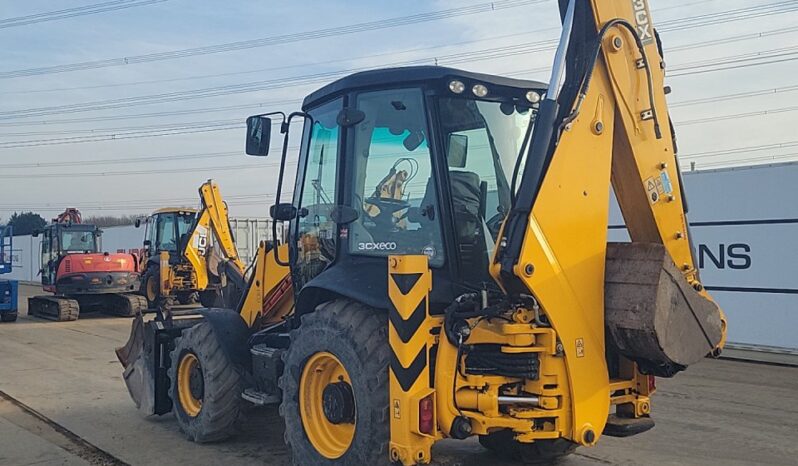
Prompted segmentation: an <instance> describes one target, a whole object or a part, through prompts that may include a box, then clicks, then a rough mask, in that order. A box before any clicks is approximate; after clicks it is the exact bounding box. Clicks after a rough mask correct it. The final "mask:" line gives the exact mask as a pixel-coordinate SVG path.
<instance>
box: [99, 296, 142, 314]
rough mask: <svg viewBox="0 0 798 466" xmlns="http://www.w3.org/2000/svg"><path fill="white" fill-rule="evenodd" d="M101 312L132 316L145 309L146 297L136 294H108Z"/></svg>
mask: <svg viewBox="0 0 798 466" xmlns="http://www.w3.org/2000/svg"><path fill="white" fill-rule="evenodd" d="M107 300H108V303H107V305H106V306H105V307H104V308H103V312H105V313H106V314H111V315H115V316H120V317H133V316H135V315H137V314H141V313H142V312H144V311H146V310H147V298H145V297H144V296H141V295H138V294H132V293H131V294H114V295H108V298H107Z"/></svg>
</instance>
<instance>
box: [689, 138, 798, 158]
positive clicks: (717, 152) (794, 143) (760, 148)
mask: <svg viewBox="0 0 798 466" xmlns="http://www.w3.org/2000/svg"><path fill="white" fill-rule="evenodd" d="M796 146H798V141H787V142H777V143H773V144H761V145H758V146H745V147H733V148H730V149H717V150H710V151H704V152H694V153H692V154H688V155H680V156H679V158H680V159H697V158H708V157H717V156H720V155H729V154H740V153H747V152H759V151H763V150H774V149H785V148H789V147H796Z"/></svg>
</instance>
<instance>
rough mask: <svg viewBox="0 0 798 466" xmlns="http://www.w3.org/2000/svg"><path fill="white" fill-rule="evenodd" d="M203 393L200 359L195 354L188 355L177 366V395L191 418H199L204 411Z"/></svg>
mask: <svg viewBox="0 0 798 466" xmlns="http://www.w3.org/2000/svg"><path fill="white" fill-rule="evenodd" d="M192 378H193V380H192ZM202 391H204V387H203V381H202V370H201V368H200V363H199V359H197V356H196V355H194V353H186V354H184V355H183V358H182V359H180V364H179V365H178V366H177V394H178V398H179V401H180V406H181V407H182V408H183V411H184V412H185V413H186V414H188V415H189V416H191V417H197V415H198V414H199V413H200V410H201V409H202Z"/></svg>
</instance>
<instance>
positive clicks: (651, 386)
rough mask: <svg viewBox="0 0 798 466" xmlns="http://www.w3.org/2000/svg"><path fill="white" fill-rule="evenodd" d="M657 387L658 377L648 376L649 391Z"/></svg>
mask: <svg viewBox="0 0 798 466" xmlns="http://www.w3.org/2000/svg"><path fill="white" fill-rule="evenodd" d="M656 389H657V378H656V377H654V376H653V375H649V376H648V392H649V393H651V392H653V391H654V390H656Z"/></svg>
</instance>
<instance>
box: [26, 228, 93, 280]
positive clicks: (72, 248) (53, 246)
mask: <svg viewBox="0 0 798 466" xmlns="http://www.w3.org/2000/svg"><path fill="white" fill-rule="evenodd" d="M39 234H41V235H42V242H41V246H40V248H41V251H40V252H41V275H42V285H45V286H51V285H54V284H55V279H56V270H57V268H58V264H59V261H60V260H61V258H62V257H64V256H66V255H68V254H93V253H98V252H100V235H101V230H100V229H99V228H97V227H96V226H94V225H87V224H64V223H53V224H51V225H48V226H46V227H45V228H43V229H42V230H41V231H39V232H36V235H37V236H38V235H39Z"/></svg>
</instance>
